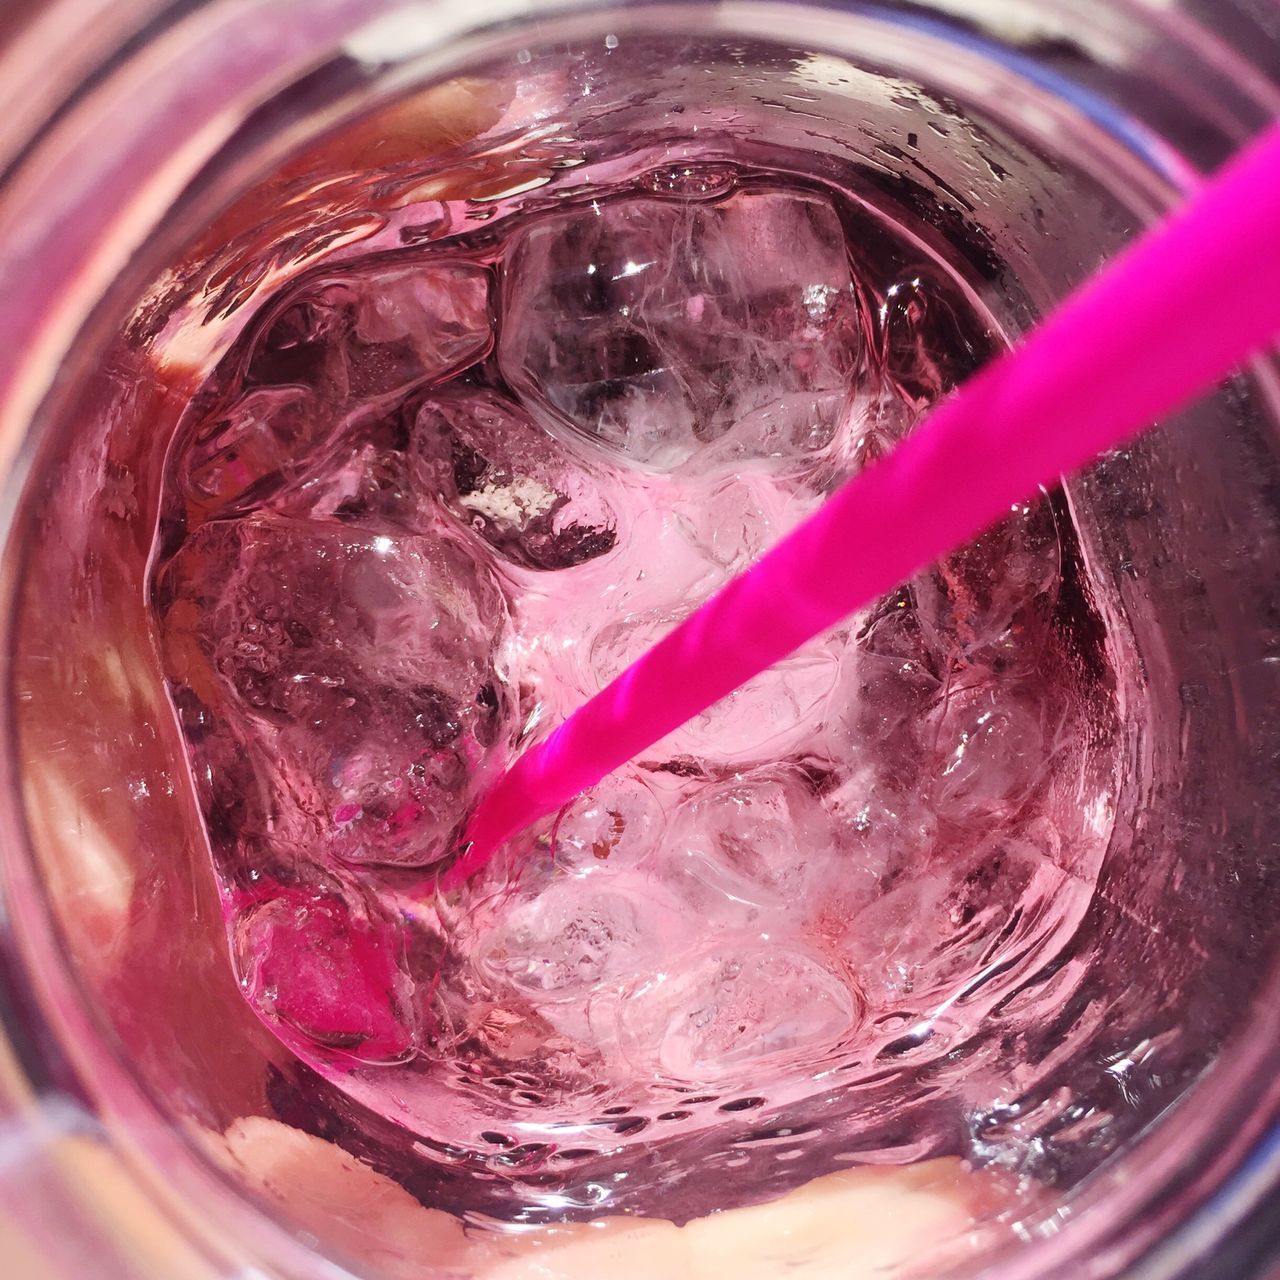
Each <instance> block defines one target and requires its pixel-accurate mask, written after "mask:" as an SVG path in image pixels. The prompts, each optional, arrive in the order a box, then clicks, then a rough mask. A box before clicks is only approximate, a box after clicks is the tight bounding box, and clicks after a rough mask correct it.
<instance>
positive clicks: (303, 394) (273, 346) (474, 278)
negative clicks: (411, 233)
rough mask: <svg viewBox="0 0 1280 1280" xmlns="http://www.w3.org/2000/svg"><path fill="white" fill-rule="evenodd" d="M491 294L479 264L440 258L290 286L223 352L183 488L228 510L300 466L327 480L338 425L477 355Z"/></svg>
mask: <svg viewBox="0 0 1280 1280" xmlns="http://www.w3.org/2000/svg"><path fill="white" fill-rule="evenodd" d="M488 299H489V276H488V272H487V271H486V270H485V269H484V268H483V267H479V266H476V265H474V264H472V263H462V262H449V261H447V260H441V261H430V260H419V261H414V262H401V263H398V264H396V265H393V266H381V267H368V266H365V267H360V268H351V269H348V270H346V271H344V272H341V273H328V274H326V275H325V276H324V277H323V278H321V279H318V280H315V279H313V280H311V281H309V282H306V283H304V284H302V285H300V286H298V287H297V288H295V289H293V290H292V291H290V292H289V293H288V294H287V295H286V297H285V298H284V299H282V300H281V301H280V302H279V303H278V304H276V305H275V306H274V307H273V308H271V310H270V311H268V312H267V313H266V314H265V315H264V316H262V318H261V319H260V320H258V321H257V322H256V324H255V325H254V326H253V327H252V328H251V329H250V330H249V331H248V333H247V334H246V336H245V337H244V339H243V340H242V342H241V344H240V345H239V346H238V347H237V348H236V349H235V350H234V351H233V352H232V353H231V355H230V356H228V357H227V360H226V361H224V364H223V367H222V368H221V369H220V370H219V375H218V376H219V377H220V378H221V379H222V382H223V384H224V391H223V394H222V395H221V396H220V397H219V398H218V400H217V401H216V403H215V407H214V408H213V409H212V410H210V411H209V412H208V413H206V414H205V416H204V417H202V418H201V419H199V420H197V421H194V422H193V423H192V424H190V426H189V427H188V428H186V430H187V431H188V433H189V434H188V441H189V443H188V444H187V445H186V446H185V448H182V449H180V450H179V457H180V458H181V463H180V474H179V481H180V483H181V486H182V490H183V493H184V496H185V497H186V498H187V499H188V502H189V503H190V504H191V506H192V507H193V508H194V510H195V511H196V512H198V513H200V514H202V515H214V514H216V515H219V516H227V515H238V514H243V513H244V512H246V511H249V510H251V509H253V508H255V507H257V506H260V505H262V504H263V503H264V502H266V501H268V500H269V499H272V498H275V497H276V496H277V495H279V494H281V493H282V492H287V491H289V490H290V489H291V487H293V486H295V485H297V484H299V483H301V482H303V481H304V480H305V479H306V478H308V477H314V476H317V475H320V476H325V477H326V483H327V477H328V473H329V472H331V471H332V470H335V469H340V468H341V458H340V457H339V458H337V459H336V460H335V459H334V458H332V457H331V456H330V455H331V453H332V452H333V450H334V448H336V447H337V446H338V442H339V439H340V437H341V436H342V434H343V433H344V432H347V433H350V432H351V431H352V430H356V431H359V430H363V429H364V428H365V427H366V426H367V424H368V422H369V421H370V420H371V419H372V420H373V421H375V422H376V421H377V418H378V412H379V410H381V411H382V412H383V413H393V412H394V409H395V402H396V401H397V400H398V399H400V398H402V397H403V396H404V395H406V394H407V393H408V392H409V391H411V390H413V389H414V388H416V387H420V386H422V385H423V384H426V383H430V382H433V381H435V380H437V379H440V378H444V377H446V376H448V375H449V374H452V373H456V372H457V371H459V370H460V369H462V368H465V367H466V366H467V365H469V364H472V363H474V362H475V361H477V360H479V359H481V358H482V357H483V356H484V355H485V353H486V352H487V351H488V349H489V347H490V345H491V343H492V340H493V335H492V330H491V326H490V318H489V301H488ZM339 453H340V450H339Z"/></svg>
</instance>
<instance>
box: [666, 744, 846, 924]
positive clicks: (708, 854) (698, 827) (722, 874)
mask: <svg viewBox="0 0 1280 1280" xmlns="http://www.w3.org/2000/svg"><path fill="white" fill-rule="evenodd" d="M833 848H834V832H833V829H832V825H831V822H830V819H829V818H828V816H827V814H826V813H825V812H824V810H823V808H822V806H821V805H820V804H819V802H818V799H817V797H816V796H815V794H814V790H813V785H812V782H811V781H810V779H809V777H808V776H807V775H806V774H805V773H804V772H803V771H802V770H800V769H798V768H795V767H787V766H773V767H769V768H763V769H756V770H753V771H751V772H750V773H746V774H742V775H740V776H737V777H734V778H731V779H729V780H727V781H725V782H721V783H712V784H710V785H706V786H703V787H702V788H700V789H699V790H698V791H697V792H696V793H695V795H694V796H693V797H691V798H690V799H689V800H687V801H686V802H685V803H684V804H683V805H682V806H681V808H680V810H679V812H678V813H677V814H676V816H675V817H674V819H673V820H672V827H671V833H670V836H669V837H668V839H667V841H666V844H665V849H664V853H663V863H664V867H665V871H666V875H667V877H668V879H669V881H670V883H671V884H672V885H673V886H675V887H676V888H677V891H678V892H679V893H681V895H682V896H684V897H686V898H688V899H689V900H690V901H691V902H692V903H693V905H694V906H695V907H696V909H698V910H699V911H701V912H704V913H707V914H708V915H709V916H714V917H716V918H720V919H726V920H731V921H732V920H738V921H742V922H747V921H750V920H751V919H754V918H756V917H757V914H758V913H757V912H756V911H754V910H752V908H760V907H767V908H769V909H771V910H772V911H774V912H779V913H785V912H786V911H789V910H792V909H794V910H796V911H799V912H803V911H804V910H805V909H806V908H805V904H806V903H807V901H808V899H809V897H810V896H811V895H812V894H813V893H814V892H817V891H818V890H819V889H820V888H821V885H822V882H823V880H824V879H825V877H826V876H827V875H828V874H830V872H831V870H832V868H831V865H830V864H831V857H832V852H833ZM720 899H725V900H727V901H723V902H722V901H720ZM744 907H745V908H747V910H745V911H743V910H742V909H741V908H744Z"/></svg>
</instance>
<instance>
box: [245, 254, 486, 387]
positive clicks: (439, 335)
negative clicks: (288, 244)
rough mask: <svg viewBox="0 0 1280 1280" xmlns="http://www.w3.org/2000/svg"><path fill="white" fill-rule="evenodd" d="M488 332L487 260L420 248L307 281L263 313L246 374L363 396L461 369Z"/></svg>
mask: <svg viewBox="0 0 1280 1280" xmlns="http://www.w3.org/2000/svg"><path fill="white" fill-rule="evenodd" d="M491 342H492V329H491V326H490V319H489V273H488V272H487V271H486V270H485V268H484V267H481V266H477V265H476V264H474V263H470V262H456V261H450V260H448V259H444V258H435V259H433V258H429V257H423V256H419V257H417V258H415V259H407V260H401V261H398V262H396V263H394V264H392V265H385V264H384V265H378V266H352V267H349V268H347V269H345V270H343V271H340V272H326V273H325V274H324V275H323V276H322V277H320V278H319V279H315V278H313V279H311V280H309V281H306V282H304V283H303V284H301V285H299V286H298V287H297V288H295V289H293V290H291V291H290V292H289V293H288V294H287V295H286V296H285V297H284V298H283V299H282V300H281V301H280V302H279V303H278V304H277V305H276V307H274V308H273V310H272V311H271V313H270V314H269V315H267V316H266V317H264V320H263V321H262V323H261V324H260V325H259V327H258V328H257V330H256V331H255V332H254V334H253V335H251V338H250V350H249V354H248V357H247V363H246V366H245V374H244V381H245V384H246V385H247V386H251V387H252V386H282V385H301V386H306V387H310V388H312V389H313V390H314V391H315V392H316V393H317V394H318V395H320V396H321V397H322V398H323V399H325V400H328V401H345V400H350V401H351V402H353V403H366V402H368V401H370V400H374V399H377V398H379V397H385V396H388V395H394V394H397V393H400V392H402V391H405V390H406V389H408V388H410V387H412V386H415V385H420V384H422V383H424V382H433V381H436V380H438V379H440V378H444V377H445V376H447V375H448V374H451V373H456V372H457V371H459V370H460V369H463V368H465V367H466V366H468V365H470V364H474V363H475V362H476V361H477V360H480V359H482V358H483V356H484V355H485V353H486V352H487V351H488V349H489V347H490V344H491Z"/></svg>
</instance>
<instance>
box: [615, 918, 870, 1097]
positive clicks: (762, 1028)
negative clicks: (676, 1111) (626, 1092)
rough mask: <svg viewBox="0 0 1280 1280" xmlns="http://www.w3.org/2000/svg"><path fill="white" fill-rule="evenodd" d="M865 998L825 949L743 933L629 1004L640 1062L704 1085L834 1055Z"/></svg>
mask: <svg viewBox="0 0 1280 1280" xmlns="http://www.w3.org/2000/svg"><path fill="white" fill-rule="evenodd" d="M858 1018H859V999H858V997H857V996H856V995H855V992H854V990H853V989H851V988H850V986H849V985H847V983H846V982H844V981H842V980H841V978H840V977H838V976H837V975H836V974H835V973H833V972H832V971H831V970H830V969H829V968H828V967H827V966H826V965H825V964H823V962H822V961H821V960H820V959H819V958H818V956H817V955H816V954H814V953H813V952H811V951H810V950H808V949H807V948H806V947H804V946H803V945H802V944H800V943H798V942H793V941H790V940H786V939H772V938H771V939H770V940H769V941H768V942H762V941H761V940H760V939H758V938H757V939H750V938H737V939H733V940H732V941H731V942H730V941H726V942H725V943H724V944H721V945H719V946H717V947H715V948H713V949H711V950H710V951H708V952H705V953H703V954H701V955H698V956H695V957H689V956H686V957H683V958H682V959H681V960H679V961H678V962H669V963H668V964H666V965H664V966H663V969H662V971H660V972H659V973H658V974H657V975H655V976H653V977H652V978H650V979H649V980H648V981H646V982H645V983H643V984H641V985H640V986H639V987H637V988H636V989H635V990H634V991H633V992H632V994H631V996H630V998H629V999H628V1000H627V1001H625V1002H624V1003H623V1004H622V1006H621V1020H622V1025H623V1033H622V1044H623V1046H624V1050H625V1052H626V1053H627V1054H628V1056H629V1057H631V1058H632V1060H633V1062H634V1063H635V1065H636V1066H638V1067H641V1068H647V1069H648V1070H651V1071H653V1070H656V1071H657V1072H659V1073H660V1074H661V1075H662V1076H664V1077H665V1078H667V1079H669V1080H674V1081H679V1082H681V1083H685V1082H687V1083H691V1084H703V1085H719V1086H723V1085H727V1084H728V1083H729V1082H740V1083H741V1084H743V1085H745V1084H747V1083H748V1082H750V1081H751V1080H752V1079H753V1078H758V1077H755V1076H754V1073H756V1072H759V1071H761V1070H763V1069H765V1068H768V1069H769V1070H770V1071H780V1070H783V1069H784V1068H785V1069H789V1070H795V1069H797V1068H799V1067H800V1066H802V1065H807V1064H812V1063H814V1062H816V1061H819V1060H821V1059H822V1058H823V1057H824V1056H825V1055H827V1054H829V1053H831V1052H832V1051H834V1050H835V1049H836V1047H837V1046H838V1045H839V1044H840V1043H841V1042H842V1041H843V1040H844V1039H845V1038H846V1037H847V1036H848V1035H849V1034H850V1032H851V1031H852V1030H853V1029H854V1027H855V1026H856V1024H857V1022H858Z"/></svg>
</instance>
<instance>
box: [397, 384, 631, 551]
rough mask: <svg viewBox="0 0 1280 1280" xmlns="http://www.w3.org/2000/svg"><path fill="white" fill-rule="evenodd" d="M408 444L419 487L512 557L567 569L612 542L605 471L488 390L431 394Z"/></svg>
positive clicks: (613, 531) (614, 522) (612, 519)
mask: <svg viewBox="0 0 1280 1280" xmlns="http://www.w3.org/2000/svg"><path fill="white" fill-rule="evenodd" d="M410 447H411V451H412V453H411V456H412V471H411V474H412V476H413V481H414V483H415V484H416V485H417V486H418V487H419V489H420V490H421V491H422V492H424V493H429V494H432V495H434V496H437V497H438V498H439V500H440V501H441V502H443V503H444V505H445V506H446V507H447V508H448V509H449V510H450V511H451V512H452V513H453V514H454V515H455V516H457V518H458V519H459V520H461V521H462V522H463V523H464V524H467V525H469V526H470V527H471V528H472V529H474V530H475V531H476V532H477V533H478V534H479V535H480V536H481V537H482V538H484V540H485V541H486V542H488V543H489V545H490V546H492V547H493V548H494V549H495V550H496V551H498V552H499V553H500V554H501V555H502V556H504V557H505V558H506V559H508V560H511V561H513V562H514V563H516V564H520V565H524V566H526V567H527V568H530V569H567V568H571V567H572V566H574V565H577V564H582V563H583V562H584V561H587V560H593V559H595V558H596V557H597V556H600V555H603V554H604V553H605V552H607V551H609V550H611V549H612V547H613V545H614V542H615V540H616V538H617V518H616V516H615V515H614V512H613V510H612V508H611V507H610V505H609V503H608V501H607V500H606V499H605V497H604V493H603V491H604V487H605V481H604V479H603V477H602V476H601V475H600V474H598V473H597V472H595V471H592V470H591V469H590V468H589V467H587V466H586V465H584V463H583V462H582V461H581V460H579V459H577V458H575V457H574V456H573V454H572V453H571V452H569V451H568V450H567V449H566V448H565V446H564V445H563V444H561V443H560V442H559V441H558V440H556V439H555V438H554V437H553V436H551V435H550V434H548V432H547V431H546V430H545V429H544V428H543V427H541V426H539V425H537V424H536V423H534V422H532V421H531V420H530V419H529V417H528V416H527V415H526V414H525V412H524V411H523V410H522V409H521V408H520V407H519V406H518V405H515V404H512V403H511V402H510V401H509V400H506V399H505V398H504V397H502V396H500V395H497V394H496V393H494V392H489V391H474V392H462V393H454V394H449V395H438V396H434V397H432V398H431V399H430V400H428V401H427V402H426V403H425V404H424V405H423V406H422V409H421V410H420V412H419V413H418V418H417V422H416V423H415V425H414V429H413V438H412V443H411V446H410Z"/></svg>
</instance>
